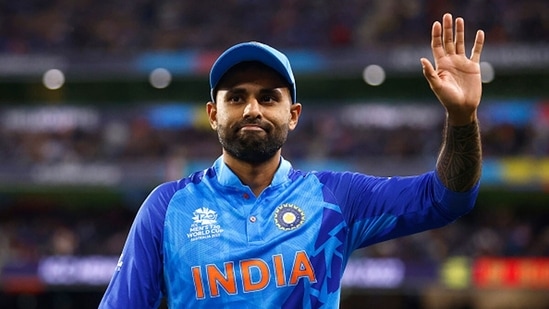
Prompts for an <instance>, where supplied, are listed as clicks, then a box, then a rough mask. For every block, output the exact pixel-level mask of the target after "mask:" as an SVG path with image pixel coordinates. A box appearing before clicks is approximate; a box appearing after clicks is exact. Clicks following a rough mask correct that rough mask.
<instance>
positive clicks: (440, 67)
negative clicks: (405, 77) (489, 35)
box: [421, 14, 484, 124]
mask: <svg viewBox="0 0 549 309" xmlns="http://www.w3.org/2000/svg"><path fill="white" fill-rule="evenodd" d="M431 34H432V37H431V48H432V52H433V57H434V61H435V66H433V65H432V64H431V62H430V61H429V60H427V59H426V58H422V59H421V63H422V66H423V74H424V75H425V78H426V79H427V81H428V82H429V85H430V86H431V89H432V90H433V92H434V93H435V95H436V96H437V98H438V99H439V101H440V102H441V103H442V105H443V106H444V107H445V108H446V110H447V111H448V115H449V119H450V120H452V121H453V122H454V123H455V124H460V123H461V122H463V123H468V122H470V118H471V117H473V116H474V115H473V114H474V113H475V111H476V109H477V107H478V105H479V104H480V99H481V96H482V81H481V76H480V65H479V62H480V55H481V52H482V47H483V45H484V32H483V31H481V30H479V31H477V34H476V38H475V43H474V46H473V50H472V52H471V57H470V58H467V56H466V55H465V42H464V41H465V25H464V21H463V19H462V18H457V19H456V25H455V38H454V29H453V20H452V15H450V14H445V15H444V16H443V20H442V25H441V24H440V22H438V21H437V22H435V23H433V28H432V33H431Z"/></svg>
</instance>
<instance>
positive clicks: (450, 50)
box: [442, 13, 456, 55]
mask: <svg viewBox="0 0 549 309" xmlns="http://www.w3.org/2000/svg"><path fill="white" fill-rule="evenodd" d="M452 24H453V20H452V15H451V14H449V13H446V14H444V16H443V17H442V43H443V44H444V50H445V51H446V53H447V54H449V55H452V54H455V53H456V50H455V46H454V29H453V26H452Z"/></svg>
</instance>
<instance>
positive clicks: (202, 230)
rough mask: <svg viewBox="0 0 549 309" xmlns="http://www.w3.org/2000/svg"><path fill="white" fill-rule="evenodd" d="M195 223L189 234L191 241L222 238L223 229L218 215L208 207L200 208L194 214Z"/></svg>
mask: <svg viewBox="0 0 549 309" xmlns="http://www.w3.org/2000/svg"><path fill="white" fill-rule="evenodd" d="M192 219H193V223H192V224H191V228H190V229H189V233H187V237H188V238H189V239H190V240H191V241H195V240H200V239H208V238H214V237H219V236H221V233H223V229H222V228H221V226H220V225H219V224H218V223H217V213H216V212H215V211H213V210H211V209H209V208H207V207H202V208H198V209H196V210H195V211H194V212H193V216H192Z"/></svg>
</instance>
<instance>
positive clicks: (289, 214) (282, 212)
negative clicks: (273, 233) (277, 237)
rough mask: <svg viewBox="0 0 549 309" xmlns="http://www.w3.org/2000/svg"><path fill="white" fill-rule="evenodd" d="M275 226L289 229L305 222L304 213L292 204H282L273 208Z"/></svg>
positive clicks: (284, 229) (293, 228)
mask: <svg viewBox="0 0 549 309" xmlns="http://www.w3.org/2000/svg"><path fill="white" fill-rule="evenodd" d="M274 219H275V223H276V226H277V227H278V228H279V229H281V230H283V231H291V230H295V229H297V228H298V227H300V226H301V225H302V224H303V222H305V213H304V212H303V210H301V208H299V207H297V206H296V205H294V204H282V205H280V206H278V207H277V208H276V210H275V214H274Z"/></svg>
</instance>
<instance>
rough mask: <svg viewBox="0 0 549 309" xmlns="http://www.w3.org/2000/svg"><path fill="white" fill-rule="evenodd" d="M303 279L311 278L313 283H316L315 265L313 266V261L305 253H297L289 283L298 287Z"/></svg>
mask: <svg viewBox="0 0 549 309" xmlns="http://www.w3.org/2000/svg"><path fill="white" fill-rule="evenodd" d="M301 277H307V278H309V281H310V282H312V283H314V282H316V278H315V271H314V269H313V265H311V261H310V260H309V257H308V256H307V253H305V252H304V251H298V252H296V255H295V259H294V265H293V267H292V274H291V276H290V282H289V283H290V284H291V285H296V284H297V282H298V281H299V279H300V278H301Z"/></svg>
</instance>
